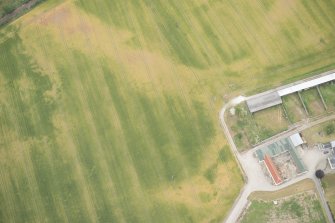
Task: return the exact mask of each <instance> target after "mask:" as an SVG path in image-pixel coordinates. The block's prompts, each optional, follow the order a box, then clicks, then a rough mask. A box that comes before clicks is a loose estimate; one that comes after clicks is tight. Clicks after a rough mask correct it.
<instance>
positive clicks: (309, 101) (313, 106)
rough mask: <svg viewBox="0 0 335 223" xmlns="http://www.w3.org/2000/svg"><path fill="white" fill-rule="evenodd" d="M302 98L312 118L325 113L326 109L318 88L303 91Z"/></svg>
mask: <svg viewBox="0 0 335 223" xmlns="http://www.w3.org/2000/svg"><path fill="white" fill-rule="evenodd" d="M301 98H302V100H303V102H304V104H305V106H306V109H307V112H308V114H309V115H310V116H317V115H321V114H323V113H324V112H325V107H324V105H323V104H322V100H321V97H320V95H319V93H318V90H317V89H316V88H312V89H308V90H305V91H302V92H301Z"/></svg>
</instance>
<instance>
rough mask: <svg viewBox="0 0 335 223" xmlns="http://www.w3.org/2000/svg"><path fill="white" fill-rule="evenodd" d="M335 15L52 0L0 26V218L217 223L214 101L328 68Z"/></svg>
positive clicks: (321, 8) (234, 190) (304, 5)
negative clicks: (8, 23)
mask: <svg viewBox="0 0 335 223" xmlns="http://www.w3.org/2000/svg"><path fill="white" fill-rule="evenodd" d="M334 8H335V1H303V0H301V1H284V0H277V1H276V0H274V1H266V3H264V1H258V0H253V1H247V2H246V1H222V2H219V1H206V0H201V1H195V0H189V1H177V0H171V1H147V0H142V1H109V0H100V1H94V0H91V1H87V0H77V1H74V0H73V1H72V0H67V1H60V0H49V1H47V2H45V3H42V4H40V5H39V6H38V7H36V8H35V9H34V10H32V11H31V12H29V13H28V14H26V15H24V16H22V17H21V18H20V19H18V20H16V21H15V22H13V23H11V24H10V25H8V26H6V27H3V28H2V29H0V52H1V53H0V119H1V121H0V130H1V131H0V157H1V158H0V222H162V223H164V222H220V221H221V220H222V219H223V217H224V216H225V215H226V214H227V212H228V211H229V209H230V208H231V205H232V204H233V202H234V200H235V198H236V197H237V195H238V193H239V190H240V188H241V187H242V184H243V182H242V176H241V173H240V172H239V170H238V168H237V165H236V163H235V161H234V159H233V156H232V154H231V153H230V150H229V147H228V146H227V142H226V140H225V139H224V136H223V133H222V131H221V129H220V125H219V123H218V111H219V108H220V107H221V106H222V98H223V99H224V100H225V101H227V100H228V99H230V98H231V97H232V96H235V95H238V94H245V93H248V92H252V91H258V90H263V89H267V88H270V87H272V86H278V85H280V84H282V83H286V82H287V81H289V82H291V81H294V80H297V79H301V78H303V77H306V76H310V75H312V74H315V73H319V72H321V71H324V70H328V69H331V68H334V67H335V62H334V58H335V50H334V47H335V38H334V37H335V33H334V27H333V24H334V23H335V18H334V13H333V9H334ZM256 30H257V31H256ZM292 46H294V47H292Z"/></svg>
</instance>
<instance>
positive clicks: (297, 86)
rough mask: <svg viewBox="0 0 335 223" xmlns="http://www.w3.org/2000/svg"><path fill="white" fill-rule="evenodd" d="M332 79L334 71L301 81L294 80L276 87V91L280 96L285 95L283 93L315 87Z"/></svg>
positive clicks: (333, 78) (334, 77)
mask: <svg viewBox="0 0 335 223" xmlns="http://www.w3.org/2000/svg"><path fill="white" fill-rule="evenodd" d="M333 80H335V73H331V74H327V75H324V76H321V77H317V78H314V79H312V80H303V81H299V82H295V83H293V84H291V85H286V86H283V87H280V88H277V92H278V94H279V95H280V96H285V95H288V94H292V93H294V92H297V91H301V90H304V89H308V88H311V87H315V86H318V85H320V84H324V83H327V82H329V81H333Z"/></svg>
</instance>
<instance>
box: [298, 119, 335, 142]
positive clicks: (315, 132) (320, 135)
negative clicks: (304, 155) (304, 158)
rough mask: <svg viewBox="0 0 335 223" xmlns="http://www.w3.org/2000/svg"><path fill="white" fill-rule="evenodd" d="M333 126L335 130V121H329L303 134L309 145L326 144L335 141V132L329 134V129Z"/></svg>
mask: <svg viewBox="0 0 335 223" xmlns="http://www.w3.org/2000/svg"><path fill="white" fill-rule="evenodd" d="M329 125H331V126H334V128H335V121H334V120H333V121H327V122H325V123H322V124H319V125H316V126H313V127H312V128H308V129H306V130H304V131H303V132H302V134H303V136H304V138H305V139H306V141H307V143H308V145H310V146H313V145H315V144H317V143H326V142H330V141H334V140H335V132H333V133H328V134H327V127H328V126H329Z"/></svg>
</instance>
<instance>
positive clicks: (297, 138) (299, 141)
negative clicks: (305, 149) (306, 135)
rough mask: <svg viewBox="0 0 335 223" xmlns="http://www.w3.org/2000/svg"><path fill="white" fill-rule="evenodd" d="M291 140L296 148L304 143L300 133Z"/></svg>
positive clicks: (291, 137)
mask: <svg viewBox="0 0 335 223" xmlns="http://www.w3.org/2000/svg"><path fill="white" fill-rule="evenodd" d="M290 139H291V141H292V143H293V145H294V146H299V145H301V144H303V143H304V141H303V140H302V138H301V136H300V134H299V133H296V134H293V135H291V136H290Z"/></svg>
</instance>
